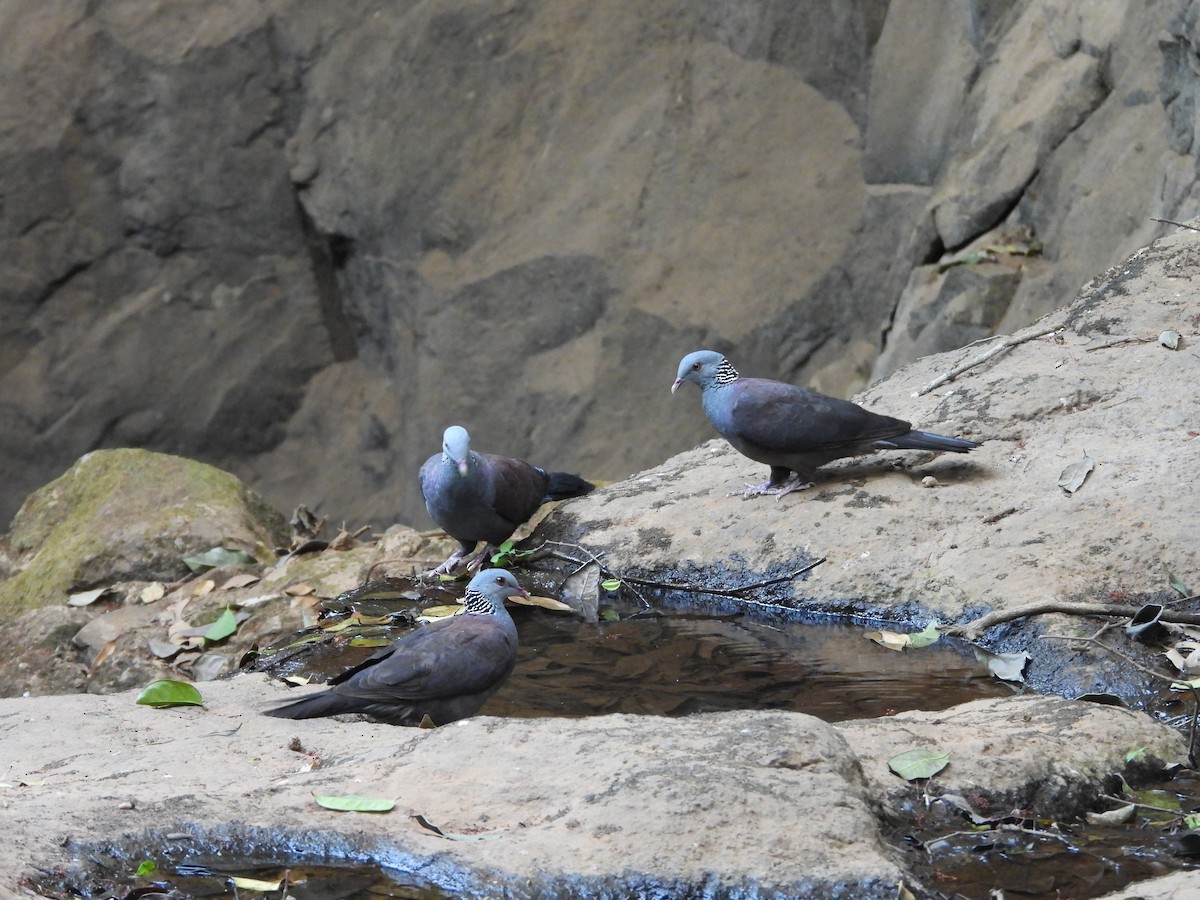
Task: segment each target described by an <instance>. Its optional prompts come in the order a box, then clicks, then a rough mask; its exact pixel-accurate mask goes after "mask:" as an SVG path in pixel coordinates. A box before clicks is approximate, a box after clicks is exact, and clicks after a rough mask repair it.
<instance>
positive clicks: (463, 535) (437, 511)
mask: <svg viewBox="0 0 1200 900" xmlns="http://www.w3.org/2000/svg"><path fill="white" fill-rule="evenodd" d="M594 487H595V485H593V484H592V483H591V482H589V481H584V480H583V479H582V478H580V477H579V476H578V475H572V474H570V473H568V472H547V471H546V470H545V469H541V468H538V467H537V466H533V465H530V464H529V463H527V462H525V461H524V460H520V459H513V458H512V457H509V456H496V455H494V454H491V453H475V452H474V451H472V450H471V438H470V436H469V435H468V434H467V429H465V428H463V427H462V426H461V425H451V426H450V427H449V428H447V429H446V432H445V434H443V435H442V452H441V453H435V454H434V455H433V456H431V457H429V459H427V460H426V461H425V464H424V465H423V466H421V495H422V496H423V497H424V498H425V508H426V509H427V510H429V515H430V516H432V517H433V520H434V521H435V522H437V523H438V524H439V525H440V526H442V529H443V530H444V531H445V532H446V534H448V535H450V537H452V538H454V539H455V540H456V541H458V542H459V544H461V545H462V546H461V547H460V548H459V549H458V550H455V551H454V553H452V554H451V555H450V558H449V559H447V560H446V561H445V562H444V563H442V564H441V565H440V566H438V567H437V568H436V569H434V570H433V572H434V573H436V574H439V575H444V574H446V573H448V572H450V571H451V570H452V569H453V568H454V567H455V566H456V565H457V564H458V562H459V560H461V559H462V558H463V557H464V556H466V555H468V554H469V553H471V551H472V550H474V549H475V545H476V544H478V543H479V542H480V541H483V542H484V546H483V549H482V550H480V551H479V553H477V554H476V555H475V556H474V557H473V558H472V559H470V560H468V562H467V569H468V571H470V570H471V569H473V568H477V567H478V566H481V565H483V561H484V560H486V559H487V558H488V557H489V556H490V555H491V554H492V553H493V552H494V550H493V549H492V548H493V546H494V545H496V544H501V543H503V542H504V541H506V540H508V539H509V538H510V537H512V533H513V532H514V531H516V530H517V528H519V527H520V526H521V524H522V523H524V522H525V521H526V520H527V519H528V518H529V517H530V516H532V515H533V514H534V513H535V512H537V509H538V507H539V506H541V505H542V504H543V503H545V502H547V501H549V500H565V499H567V498H569V497H580V496H583V495H584V494H586V493H588V491H591V490H592V489H593V488H594Z"/></svg>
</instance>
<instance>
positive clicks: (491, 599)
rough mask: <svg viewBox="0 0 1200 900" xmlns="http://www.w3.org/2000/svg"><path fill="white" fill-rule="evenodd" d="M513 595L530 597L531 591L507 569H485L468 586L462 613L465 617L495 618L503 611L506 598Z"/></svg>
mask: <svg viewBox="0 0 1200 900" xmlns="http://www.w3.org/2000/svg"><path fill="white" fill-rule="evenodd" d="M513 594H518V595H520V596H522V597H528V596H529V591H527V590H525V588H523V587H521V585H520V584H519V583H518V582H517V579H516V577H515V576H514V575H513V574H512V572H510V571H508V570H507V569H484V570H483V571H482V572H480V573H479V574H478V575H476V576H475V577H474V578H472V579H471V582H470V584H468V585H467V591H466V593H465V594H464V595H463V609H462V611H463V613H464V614H465V615H484V616H494V615H496V614H497V613H499V612H501V611H503V609H504V600H505V598H507V597H511V596H512V595H513Z"/></svg>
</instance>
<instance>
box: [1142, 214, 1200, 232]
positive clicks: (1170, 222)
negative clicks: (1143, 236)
mask: <svg viewBox="0 0 1200 900" xmlns="http://www.w3.org/2000/svg"><path fill="white" fill-rule="evenodd" d="M1150 221H1151V222H1162V223H1163V224H1164V225H1174V226H1175V227H1176V228H1187V229H1189V230H1191V231H1200V228H1197V227H1196V226H1195V225H1188V224H1186V223H1184V222H1175V221H1173V220H1171V219H1160V218H1158V216H1151V217H1150Z"/></svg>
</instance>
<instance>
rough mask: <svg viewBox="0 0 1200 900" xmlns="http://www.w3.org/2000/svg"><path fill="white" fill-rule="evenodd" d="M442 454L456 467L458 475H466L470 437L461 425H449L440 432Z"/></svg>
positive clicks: (469, 456)
mask: <svg viewBox="0 0 1200 900" xmlns="http://www.w3.org/2000/svg"><path fill="white" fill-rule="evenodd" d="M442 453H443V454H445V457H446V459H448V460H452V461H453V462H454V464H455V465H456V466H457V467H458V474H460V475H466V474H467V461H468V460H469V459H470V458H471V436H470V435H469V434H467V429H465V428H463V427H462V426H461V425H451V426H450V427H449V428H447V429H446V430H445V431H444V432H442Z"/></svg>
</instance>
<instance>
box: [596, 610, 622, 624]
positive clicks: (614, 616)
mask: <svg viewBox="0 0 1200 900" xmlns="http://www.w3.org/2000/svg"><path fill="white" fill-rule="evenodd" d="M600 618H601V619H603V620H604V621H605V622H620V621H621V614H620V613H619V612H617V611H616V610H615V609H602V610H600Z"/></svg>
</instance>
